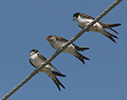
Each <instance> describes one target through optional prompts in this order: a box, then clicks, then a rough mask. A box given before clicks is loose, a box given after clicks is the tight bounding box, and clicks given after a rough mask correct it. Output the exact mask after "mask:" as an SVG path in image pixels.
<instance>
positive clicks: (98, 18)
mask: <svg viewBox="0 0 127 100" xmlns="http://www.w3.org/2000/svg"><path fill="white" fill-rule="evenodd" d="M121 1H122V0H116V1H115V2H114V3H113V4H111V5H110V6H109V7H108V8H107V9H106V10H105V11H103V12H102V13H101V14H100V15H99V16H98V17H97V18H96V19H95V20H93V21H92V22H91V23H90V24H89V25H88V26H87V27H85V28H83V29H82V30H81V31H80V32H79V33H78V34H76V35H75V36H74V37H73V38H72V39H70V40H69V41H68V42H66V43H65V45H64V46H63V47H62V48H60V49H59V50H56V52H55V53H54V54H53V55H52V56H51V57H50V58H49V59H47V60H46V61H45V62H44V63H43V64H42V65H41V66H39V67H38V68H37V69H35V70H34V71H33V72H32V73H31V74H29V75H28V76H27V77H26V78H25V79H24V80H23V81H22V82H20V83H19V84H18V85H17V86H15V87H14V88H13V89H12V90H11V91H10V92H8V93H7V94H6V95H5V96H4V97H3V98H2V99H1V100H6V99H8V98H9V97H10V96H11V95H12V94H13V93H15V92H16V91H17V90H18V89H19V88H21V87H22V86H23V85H24V84H25V83H26V82H28V81H29V80H30V79H31V78H32V77H33V76H34V75H35V74H36V73H37V72H39V70H41V69H42V68H43V67H44V66H45V65H47V64H49V63H50V62H51V61H52V60H53V59H54V58H55V57H56V56H58V55H59V54H60V53H61V52H62V51H63V50H64V49H65V48H67V47H68V46H69V45H70V44H71V43H73V42H74V41H75V40H77V39H78V38H79V37H80V36H81V35H82V34H84V32H85V31H87V30H88V29H89V28H90V27H91V26H92V25H93V24H95V23H96V22H97V21H99V20H100V19H101V18H102V17H104V16H105V15H106V14H107V13H108V12H109V11H111V10H112V9H113V8H114V7H115V6H117V5H118V4H119V3H120V2H121Z"/></svg>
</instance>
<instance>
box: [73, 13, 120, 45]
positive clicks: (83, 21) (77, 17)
mask: <svg viewBox="0 0 127 100" xmlns="http://www.w3.org/2000/svg"><path fill="white" fill-rule="evenodd" d="M94 19H95V18H93V17H91V16H89V15H85V14H82V13H75V14H73V20H74V21H76V22H77V24H78V26H79V27H81V28H84V27H86V26H88V25H89V24H90V23H91V22H92V21H93V20H94ZM120 25H121V24H120V23H116V24H106V23H102V22H100V21H98V22H96V23H95V24H94V25H93V26H91V27H90V28H89V30H88V31H87V32H89V31H95V32H98V33H101V34H103V35H105V36H106V37H108V38H109V39H110V40H112V41H113V42H115V43H116V41H115V40H114V39H113V38H116V39H118V37H117V36H115V35H113V34H111V33H109V32H108V31H106V30H105V28H107V29H110V30H112V31H113V32H115V33H117V34H119V33H118V32H117V31H115V30H114V29H112V27H116V26H120Z"/></svg>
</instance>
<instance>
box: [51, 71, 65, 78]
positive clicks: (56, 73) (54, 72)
mask: <svg viewBox="0 0 127 100" xmlns="http://www.w3.org/2000/svg"><path fill="white" fill-rule="evenodd" d="M52 72H53V74H55V75H57V76H61V77H66V75H64V74H61V73H58V72H56V71H52Z"/></svg>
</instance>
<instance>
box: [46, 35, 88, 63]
mask: <svg viewBox="0 0 127 100" xmlns="http://www.w3.org/2000/svg"><path fill="white" fill-rule="evenodd" d="M46 40H48V42H49V43H50V44H51V46H52V47H53V48H55V49H60V48H61V47H62V46H64V44H65V43H66V42H68V40H66V39H64V38H62V37H58V36H55V35H50V36H48V37H47V38H46ZM88 49H89V48H88V47H78V46H77V45H75V44H70V45H69V46H68V47H67V48H66V49H64V50H63V52H66V53H70V54H72V55H74V56H75V57H76V58H78V59H79V60H80V61H81V62H82V63H83V64H85V61H84V59H85V60H90V59H89V58H87V57H85V56H83V55H82V54H80V53H79V52H78V51H84V50H88Z"/></svg>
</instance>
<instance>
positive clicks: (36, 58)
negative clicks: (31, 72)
mask: <svg viewBox="0 0 127 100" xmlns="http://www.w3.org/2000/svg"><path fill="white" fill-rule="evenodd" d="M46 60H47V59H46V58H45V57H44V56H43V55H41V54H39V50H37V49H32V50H31V51H30V58H29V62H30V64H31V65H33V66H34V67H35V68H38V67H39V66H40V65H41V64H43V63H44V62H45V61H46ZM51 67H54V66H53V65H52V64H51V63H49V64H47V65H46V66H44V67H43V68H42V69H41V70H40V71H39V72H44V73H46V74H47V75H48V76H49V77H50V78H51V79H52V80H53V81H54V83H55V84H56V86H57V88H58V89H59V91H61V89H60V86H62V87H63V88H64V89H65V87H64V85H63V84H62V83H61V82H60V81H59V80H58V79H57V77H56V76H61V77H66V75H64V74H61V73H60V72H59V71H58V72H57V71H55V70H53V69H52V68H51ZM55 69H56V68H55Z"/></svg>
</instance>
